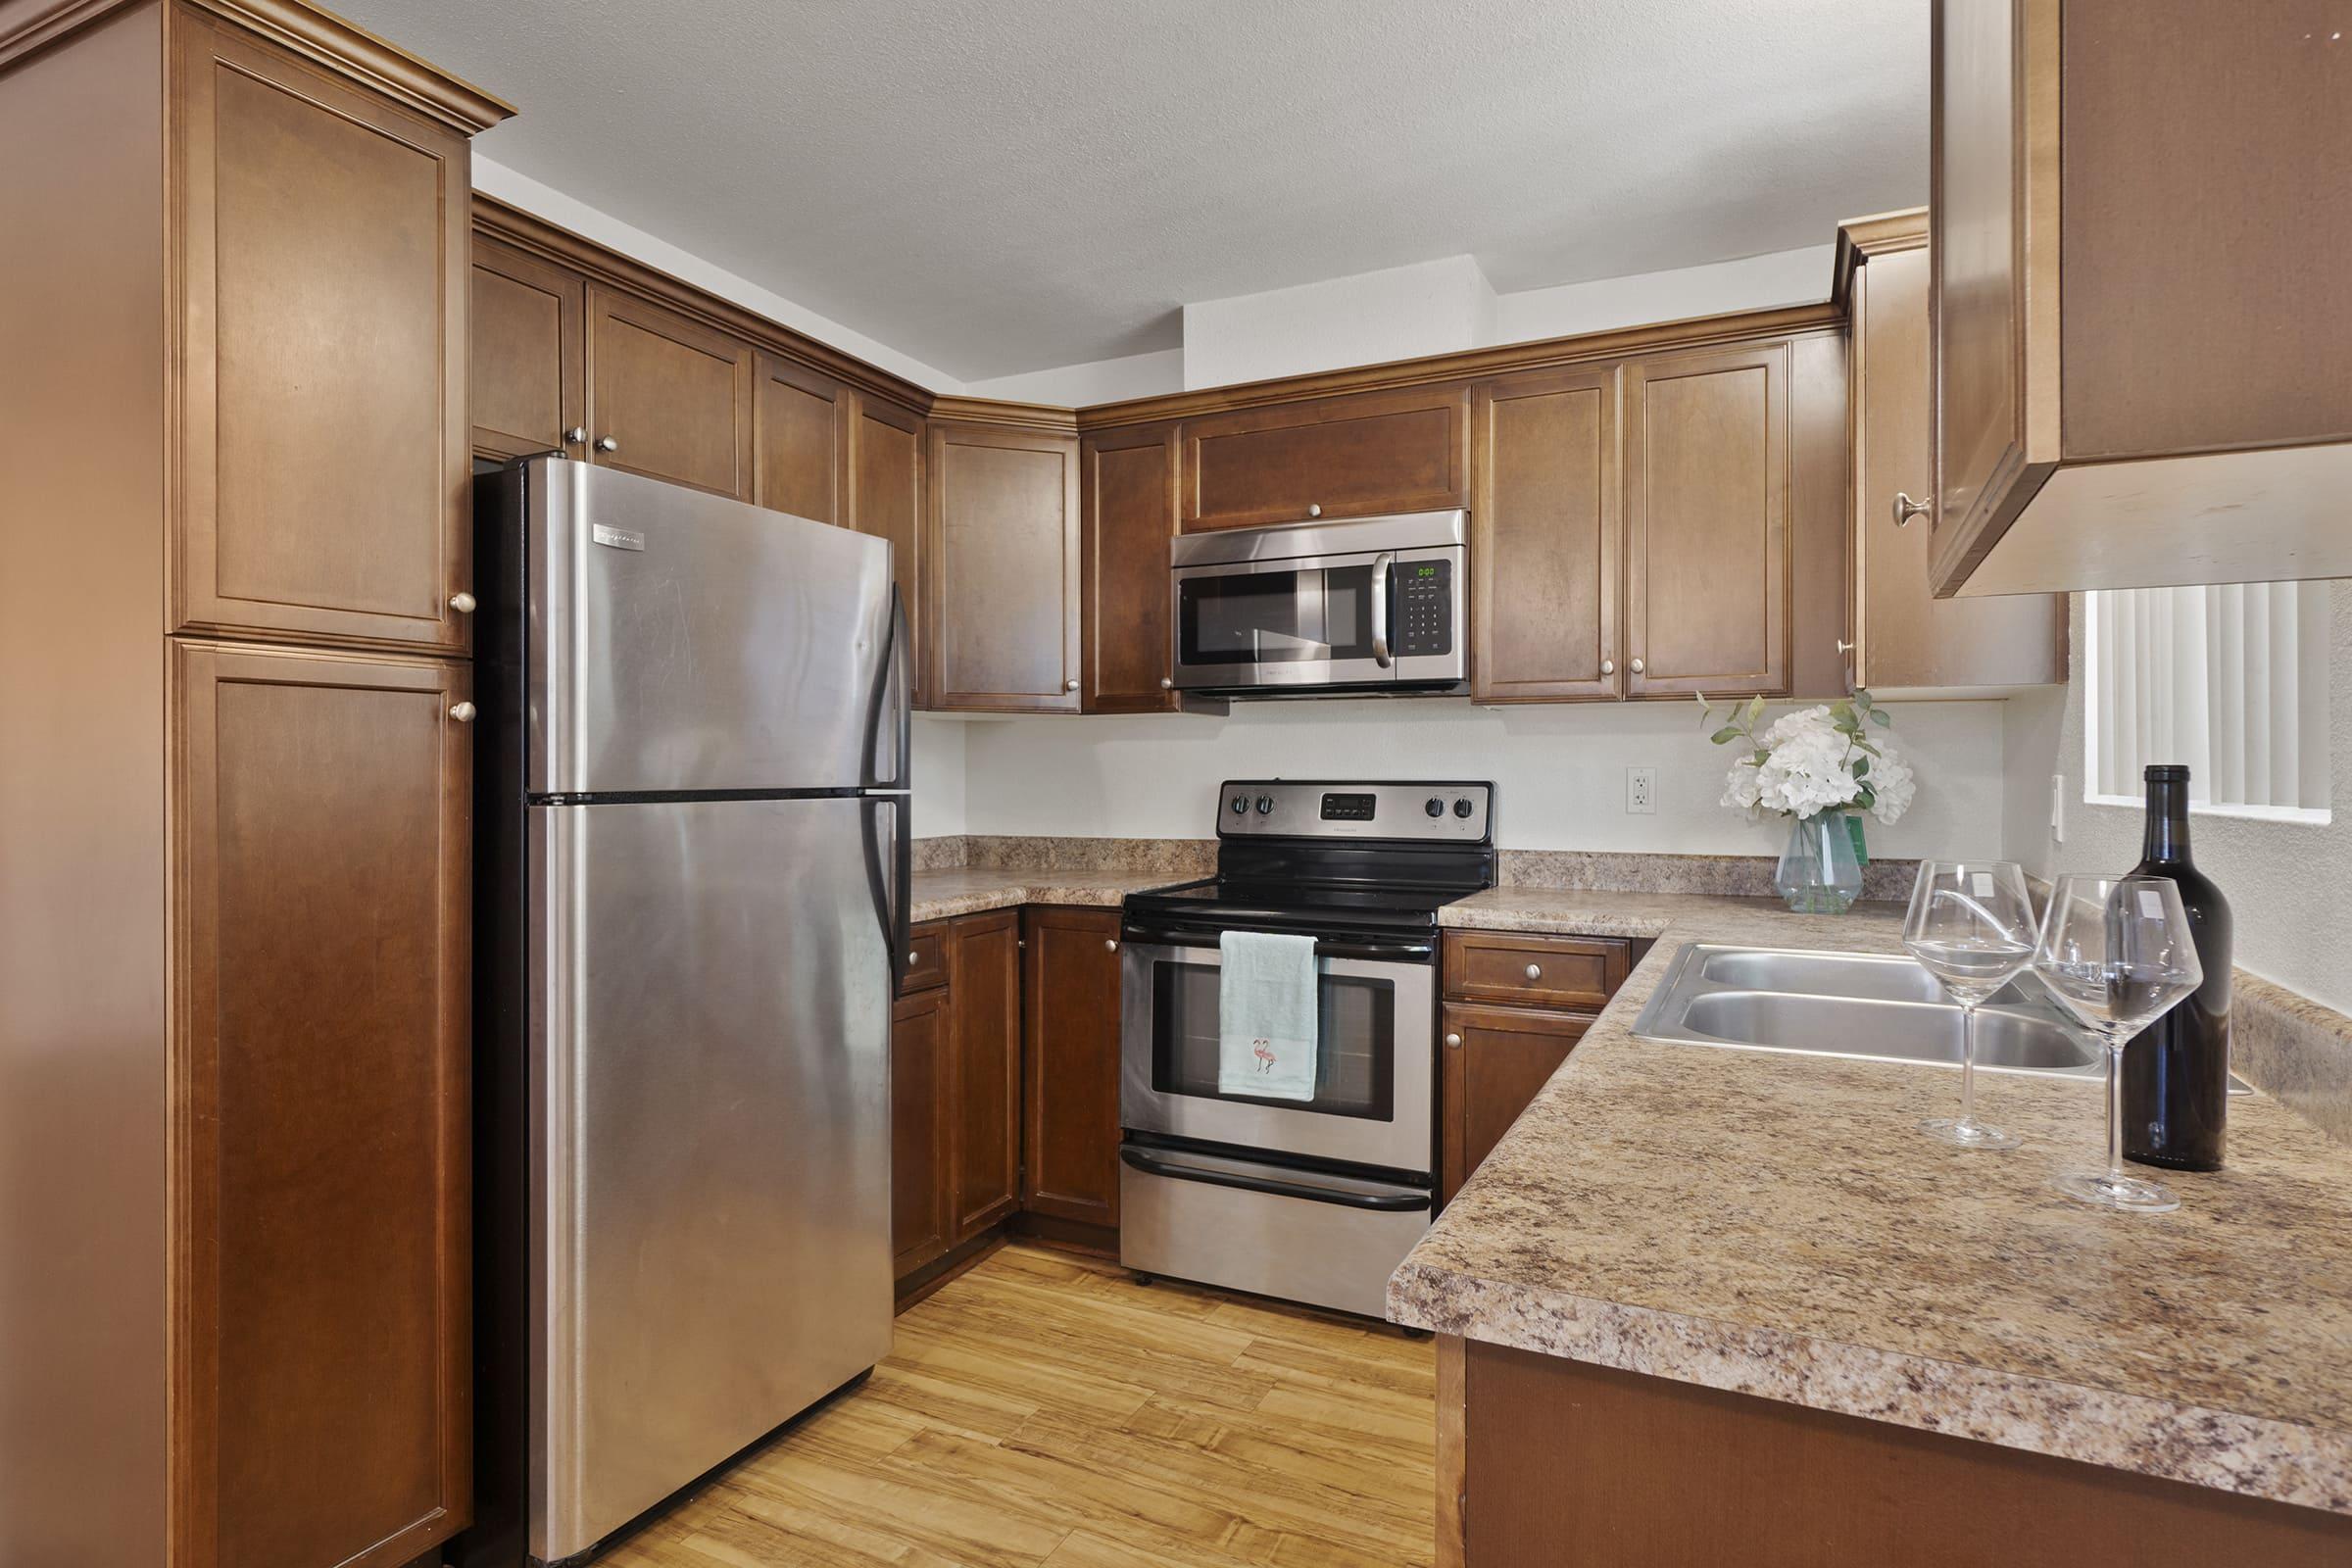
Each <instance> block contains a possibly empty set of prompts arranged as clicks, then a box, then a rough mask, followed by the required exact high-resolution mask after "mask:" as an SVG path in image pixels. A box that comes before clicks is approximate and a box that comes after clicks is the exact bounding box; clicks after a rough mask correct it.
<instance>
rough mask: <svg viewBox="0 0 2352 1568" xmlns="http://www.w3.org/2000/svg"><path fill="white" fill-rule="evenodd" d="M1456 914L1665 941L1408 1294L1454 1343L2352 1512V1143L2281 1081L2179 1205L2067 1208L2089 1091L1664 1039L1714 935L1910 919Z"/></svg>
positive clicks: (1722, 907) (1639, 911)
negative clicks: (1650, 1011) (1677, 962)
mask: <svg viewBox="0 0 2352 1568" xmlns="http://www.w3.org/2000/svg"><path fill="white" fill-rule="evenodd" d="M1442 918H1443V920H1444V923H1446V924H1447V925H1458V926H1477V927H1486V928H1490V929H1493V928H1500V929H1520V930H1556V931H1582V932H1593V933H1598V934H1624V935H1636V936H1650V937H1655V938H1657V944H1656V946H1655V947H1654V948H1653V949H1652V950H1651V952H1650V953H1649V955H1648V956H1647V957H1646V958H1645V959H1644V960H1643V961H1642V963H1641V964H1640V965H1639V966H1638V967H1637V968H1636V969H1635V971H1634V973H1633V974H1632V976H1631V977H1630V978H1629V979H1628V980H1627V982H1626V984H1625V986H1624V988H1623V989H1622V990H1620V991H1619V992H1618V994H1617V996H1616V998H1615V999H1614V1000H1613V1001H1612V1002H1611V1003H1610V1005H1609V1006H1608V1007H1607V1009H1606V1010H1605V1011H1604V1012H1603V1013H1602V1014H1601V1017H1600V1019H1599V1021H1598V1022H1597V1023H1595V1024H1594V1025H1593V1028H1592V1030H1591V1031H1590V1032H1589V1033H1588V1034H1587V1035H1586V1036H1585V1037H1584V1040H1583V1042H1582V1043H1581V1044H1580V1045H1579V1046H1578V1047H1577V1049H1576V1051H1575V1053H1574V1054H1572V1055H1571V1056H1570V1057H1569V1059H1568V1061H1567V1063H1566V1064H1565V1065H1564V1066H1562V1067H1561V1069H1560V1070H1559V1072H1558V1073H1557V1074H1555V1075H1554V1076H1553V1078H1552V1080H1551V1082H1550V1083H1549V1084H1547V1085H1546V1086H1545V1087H1544V1090H1543V1091H1542V1092H1541V1093H1540V1094H1539V1095H1538V1096H1537V1097H1536V1100H1535V1102H1534V1103H1532V1104H1531V1105H1530V1106H1529V1108H1528V1110H1527V1112H1526V1114H1525V1115H1523V1116H1522V1117H1521V1118H1520V1120H1519V1122H1518V1123H1517V1125H1516V1126H1514V1127H1513V1128H1512V1130H1511V1132H1510V1133H1509V1135H1508V1136H1506V1137H1505V1138H1504V1140H1503V1141H1502V1143H1501V1144H1500V1145H1499V1146H1498V1147H1497V1148H1496V1149H1495V1152H1494V1153H1493V1154H1491V1155H1490V1156H1489V1157H1488V1159H1487V1161H1486V1163H1485V1164H1484V1165H1483V1166H1481V1167H1480V1169H1479V1171H1478V1173H1477V1174H1476V1176H1474V1177H1473V1178H1472V1180H1471V1181H1470V1182H1469V1184H1468V1185H1467V1186H1466V1187H1465V1188H1464V1189H1463V1190H1462V1192H1461V1193H1460V1194H1459V1195H1458V1196H1457V1197H1456V1198H1455V1199H1454V1201H1453V1202H1452V1203H1451V1204H1450V1205H1449V1206H1448V1207H1447V1209H1446V1212H1445V1214H1444V1215H1443V1216H1442V1217H1441V1218H1440V1219H1439V1220H1438V1222H1437V1224H1436V1225H1435V1226H1434V1227H1433V1228H1432V1229H1431V1231H1430V1232H1429V1234H1428V1235H1427V1237H1426V1238H1424V1239H1423V1241H1422V1242H1421V1244H1420V1245H1419V1246H1418V1247H1416V1248H1415V1249H1414V1250H1413V1251H1412V1253H1411V1255H1410V1256H1408V1257H1407V1258H1406V1259H1405V1261H1404V1263H1403V1265H1402V1266H1401V1267H1400V1268H1398V1270H1397V1273H1396V1275H1395V1277H1394V1278H1393V1279H1392V1280H1391V1281H1390V1284H1389V1315H1390V1316H1391V1317H1392V1318H1393V1319H1395V1320H1396V1321H1397V1322H1399V1323H1404V1324H1409V1325H1412V1326H1414V1327H1418V1328H1424V1329H1431V1330H1435V1331H1437V1332H1440V1333H1445V1334H1458V1335H1464V1336H1467V1337H1469V1338H1471V1339H1474V1340H1480V1341H1485V1342H1489V1343H1493V1344H1496V1345H1504V1346H1514V1347H1517V1348H1523V1349H1529V1350H1536V1351H1541V1352H1544V1353H1547V1354H1553V1355H1560V1356H1566V1357H1570V1358H1573V1359H1576V1360H1581V1361H1589V1362H1593V1363H1597V1364H1600V1365H1604V1366H1611V1367H1618V1368H1623V1369H1625V1370H1628V1371H1634V1372H1642V1373H1647V1374H1652V1375H1656V1376H1661V1377H1668V1378H1675V1379H1679V1380H1681V1381H1684V1382H1690V1383H1696V1384H1702V1385H1705V1386H1707V1387H1710V1388H1718V1389H1726V1390H1732V1391H1735V1392H1739V1393H1743V1394H1751V1395H1757V1396H1760V1397H1766V1398H1775V1399H1785V1400H1789V1401H1790V1402H1792V1403H1797V1404H1803V1405H1808V1406H1811V1407H1814V1408H1817V1409H1823V1410H1834V1411H1840V1412H1843V1413H1846V1414H1849V1415H1856V1416H1863V1417H1867V1418H1870V1419H1874V1420H1882V1421H1888V1422H1893V1423H1896V1424H1899V1425H1903V1426H1909V1427H1916V1428H1921V1429H1924V1430H1928V1431H1934V1432H1942V1433H1947V1434H1950V1435H1953V1436H1956V1437H1962V1438H1972V1439H1977V1440H1981V1441H1985V1442H1989V1443H1996V1444H2001V1445H2005V1446H2010V1447H2016V1448H2024V1449H2030V1450H2033V1451H2035V1452H2039V1453H2046V1454H2054V1455H2058V1456H2061V1457H2065V1458H2072V1459H2080V1460H2085V1461H2088V1462H2090V1463H2094V1464H2103V1465H2110V1466H2114V1467H2117V1468H2120V1469H2125V1470H2131V1471H2137V1472H2142V1473H2145V1474H2148V1475H2154V1476H2163V1477H2168V1478H2171V1479H2174V1480H2178V1481H2184V1482H2191V1483H2196V1484H2200V1485H2205V1486H2212V1487H2218V1488H2222V1489H2225V1490H2228V1491H2230V1492H2236V1493H2243V1494H2246V1495H2254V1496H2261V1497H2269V1498H2274V1499H2277V1500H2279V1501H2283V1502H2290V1503H2298V1504H2302V1505H2304V1506H2308V1507H2314V1508H2323V1509H2329V1510H2332V1511H2335V1512H2338V1513H2352V1152H2348V1151H2347V1150H2345V1149H2344V1148H2343V1147H2342V1146H2341V1145H2338V1144H2334V1143H2331V1142H2330V1141H2328V1140H2327V1138H2326V1137H2325V1136H2324V1135H2323V1134H2322V1133H2321V1132H2320V1131H2319V1130H2318V1129H2317V1128H2315V1127H2314V1126H2312V1125H2311V1124H2310V1123H2308V1122H2306V1121H2304V1120H2303V1119H2301V1118H2300V1117H2298V1116H2296V1115H2295V1114H2294V1113H2293V1112H2291V1111H2289V1110H2287V1109H2286V1108H2284V1107H2283V1106H2282V1105H2280V1104H2279V1103H2278V1101H2276V1100H2274V1099H2272V1098H2270V1097H2268V1096H2265V1095H2260V1094H2257V1095H2252V1096H2246V1097H2241V1098H2239V1099H2237V1100H2235V1101H2233V1102H2232V1103H2231V1104H2230V1110H2229V1168H2228V1169H2226V1170H2223V1171H2221V1172H2218V1173H2215V1174H2211V1175H2196V1174H2190V1173H2182V1172H2165V1173H2162V1179H2163V1180H2164V1181H2165V1182H2167V1183H2168V1184H2169V1185H2171V1186H2172V1187H2173V1189H2174V1190H2175V1191H2176V1192H2178V1193H2179V1194H2180V1200H2181V1206H2180V1210H2179V1211H2178V1212H2175V1213H2171V1214H2157V1215H2148V1214H2121V1213H2111V1212H2106V1211H2102V1210H2097V1209H2092V1208H2088V1207H2085V1206H2083V1205H2081V1204H2078V1203H2075V1202H2072V1201H2068V1200H2067V1199H2065V1198H2063V1197H2061V1196H2060V1195H2059V1194H2058V1193H2056V1192H2055V1191H2054V1190H2053V1189H2052V1187H2051V1185H2050V1182H2051V1178H2052V1176H2053V1175H2055V1174H2056V1173H2057V1172H2059V1171H2061V1170H2065V1169H2072V1168H2082V1167H2083V1166H2085V1165H2095V1164H2096V1163H2098V1162H2099V1161H2100V1160H2101V1159H2102V1158H2103V1152H2102V1150H2103V1146H2102V1142H2101V1141H2102V1138H2103V1136H2104V1135H2103V1130H2102V1129H2103V1125H2104V1123H2103V1106H2102V1101H2101V1096H2100V1092H2099V1089H2098V1086H2097V1085H2096V1083H2095V1082H2092V1081H2085V1080H2067V1079H2048V1078H2030V1077H2023V1076H2019V1075H2014V1074H2003V1073H1989V1074H1985V1075H1984V1076H1982V1077H1981V1078H1980V1079H1979V1085H1980V1097H1981V1102H1982V1105H1983V1113H1984V1114H1985V1116H1986V1118H1987V1119H1989V1120H1992V1121H1995V1122H1998V1123H1999V1124H2001V1125H2003V1126H2005V1127H2008V1128H2009V1129H2010V1130H2012V1131H2014V1132H2017V1133H2019V1134H2022V1135H2023V1136H2024V1138H2025V1139H2026V1143H2025V1147H2023V1148H2022V1149H2018V1150H2015V1151H2011V1152H1997V1153H1996V1152H1966V1151H1961V1150H1955V1149H1946V1148H1944V1147H1942V1146H1939V1145H1937V1144H1935V1143H1933V1142H1931V1141H1929V1140H1928V1139H1926V1138H1924V1137H1922V1136H1920V1134H1919V1133H1918V1132H1917V1131H1916V1130H1915V1128H1914V1123H1915V1122H1917V1121H1918V1120H1919V1119H1920V1118H1921V1117H1923V1116H1928V1115H1936V1114H1949V1113H1950V1112H1951V1110H1952V1108H1953V1106H1954V1105H1955V1103H1956V1102H1957V1096H1958V1093H1959V1078H1958V1075H1957V1074H1956V1073H1954V1072H1952V1071H1949V1070H1946V1069H1938V1068H1932V1067H1922V1066H1919V1065H1916V1064H1910V1065H1905V1064H1896V1063H1879V1062H1865V1061H1851V1060H1840V1059H1836V1058H1828V1057H1808V1056H1801V1055H1787V1054H1770V1053H1762V1052H1747V1051H1727V1050H1713V1049H1708V1048H1705V1047H1695V1046H1681V1045H1668V1044H1657V1043H1651V1042H1647V1041H1642V1040H1637V1039H1635V1038H1634V1037H1633V1034H1632V1025H1633V1021H1634V1019H1635V1017H1636V1015H1637V1014H1638V1013H1639V1012H1640V1011H1641V1009H1642V1005H1643V1004H1644V1003H1645V1002H1647V1001H1648V999H1649V996H1650V994H1651V992H1652V990H1653V989H1654V988H1655V987H1656V985H1657V984H1658V982H1659V980H1660V979H1661V978H1662V977H1663V975H1664V973H1665V971H1666V969H1667V967H1668V966H1669V964H1671V962H1672V961H1673V958H1674V956H1675V953H1676V952H1677V951H1678V950H1679V949H1680V947H1681V946H1682V944H1683V943H1684V942H1687V941H1708V942H1728V943H1740V944H1751V945H1756V946H1772V947H1787V948H1814V949H1844V950H1849V951H1867V952H1895V951H1899V942H1898V940H1897V939H1898V936H1899V931H1900V919H1901V914H1900V907H1899V906H1863V907H1858V908H1857V909H1856V910H1854V911H1852V912H1849V913H1848V914H1846V915H1843V916H1801V915H1793V914H1789V913H1788V912H1787V911H1786V910H1783V909H1781V908H1780V907H1777V906H1776V905H1774V904H1772V903H1770V902H1769V901H1762V900H1755V899H1727V898H1710V897H1705V896H1693V895H1649V894H1627V893H1585V892H1573V891H1566V890H1561V889H1550V888H1530V887H1506V888H1499V889H1496V890H1494V891H1492V892H1489V893H1484V894H1480V895H1478V896H1476V897H1474V898H1471V899H1466V900H1464V901H1462V902H1461V903H1460V904H1457V905H1453V906H1451V907H1447V908H1446V910H1445V911H1444V913H1443V916H1442Z"/></svg>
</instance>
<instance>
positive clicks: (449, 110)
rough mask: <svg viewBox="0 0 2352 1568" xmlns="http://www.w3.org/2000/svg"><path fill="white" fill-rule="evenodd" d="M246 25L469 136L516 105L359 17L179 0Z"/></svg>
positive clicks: (293, 2) (230, 1)
mask: <svg viewBox="0 0 2352 1568" xmlns="http://www.w3.org/2000/svg"><path fill="white" fill-rule="evenodd" d="M180 3H181V4H183V5H185V6H187V7H189V8H190V9H191V10H196V11H206V12H210V13H212V14H213V15H214V16H217V17H221V18H223V19H225V20H226V21H229V22H233V23H235V24H237V25H239V26H242V27H246V28H250V29H251V30H252V31H255V32H258V33H260V34H262V36H264V37H266V38H269V39H270V40H271V41H272V42H274V43H279V44H283V45H284V46H285V47H287V48H289V49H292V50H294V51H295V52H296V53H297V54H302V55H307V56H309V57H310V58H311V59H313V60H317V61H319V62H320V63H321V64H323V65H328V66H332V67H333V68H334V69H335V70H336V71H338V72H341V73H345V74H347V75H352V76H356V77H358V78H359V79H360V80H362V81H365V82H366V83H367V84H368V85H369V86H371V87H373V88H375V89H376V90H377V91H378V92H381V93H384V94H386V95H387V96H389V97H391V98H394V99H397V100H398V101H400V102H401V103H404V104H407V105H408V106H409V107H410V108H412V109H416V110H420V111H421V112H423V113H425V114H427V115H430V116H432V117H433V118H434V119H435V120H438V121H441V122H443V123H446V124H449V125H454V126H456V127H457V128H458V129H459V130H461V131H463V132H464V133H465V134H466V135H468V136H471V135H475V134H477V133H479V132H481V131H485V130H488V129H489V128H490V127H491V126H492V125H495V124H497V123H499V122H500V121H502V120H510V119H512V118H514V115H515V106H514V105H513V104H511V103H508V102H507V101H506V100H505V99H504V98H501V97H499V96H498V95H497V94H495V93H492V92H487V91H484V90H483V89H482V88H480V87H476V86H474V85H473V84H472V83H471V82H469V81H466V80H464V79H462V78H460V77H457V76H453V75H451V74H450V73H448V72H446V71H443V70H441V69H439V68H438V67H436V66H433V65H431V64H429V63H427V62H425V61H422V60H419V59H417V57H416V56H415V55H413V54H411V53H409V52H408V51H407V50H406V49H403V48H401V47H400V46H399V45H398V44H396V43H392V42H390V41H389V40H387V39H384V38H379V37H377V36H376V35H375V34H374V33H372V32H369V31H368V29H367V28H365V27H362V26H359V25H356V24H354V23H350V22H346V21H344V20H343V19H342V18H341V17H338V16H336V15H334V14H333V13H332V12H328V11H321V10H319V9H318V8H316V7H314V6H308V5H304V4H302V3H301V0H180Z"/></svg>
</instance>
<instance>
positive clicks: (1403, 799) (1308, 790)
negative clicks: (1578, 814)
mask: <svg viewBox="0 0 2352 1568" xmlns="http://www.w3.org/2000/svg"><path fill="white" fill-rule="evenodd" d="M1217 793H1218V800H1219V802H1220V803H1221V809H1219V811H1218V812H1217V836H1218V837H1219V838H1259V837H1268V838H1321V839H1335V838H1336V839H1373V840H1378V839H1396V840H1399V841H1412V840H1417V841H1420V842H1423V843H1428V842H1430V841H1433V840H1434V841H1437V842H1440V843H1446V844H1491V843H1493V842H1494V832H1495V786H1494V785H1493V784H1491V783H1485V782H1475V783H1452V782H1437V783H1430V782H1419V783H1400V782H1388V781H1366V782H1355V781H1347V782H1324V781H1319V780H1305V781H1295V780H1289V779H1228V780H1227V781H1226V782H1225V784H1224V786H1223V787H1222V788H1221V789H1220V790H1219V791H1218V792H1217Z"/></svg>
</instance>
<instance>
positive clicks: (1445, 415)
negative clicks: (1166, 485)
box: [1183, 386, 1470, 530]
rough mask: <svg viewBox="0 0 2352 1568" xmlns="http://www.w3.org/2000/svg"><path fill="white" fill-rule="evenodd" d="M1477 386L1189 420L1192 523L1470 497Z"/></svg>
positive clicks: (1358, 512) (1361, 510) (1436, 504)
mask: <svg viewBox="0 0 2352 1568" xmlns="http://www.w3.org/2000/svg"><path fill="white" fill-rule="evenodd" d="M1469 471H1470V393H1469V389H1468V388H1466V387H1458V386H1441V387H1415V388H1412V389H1410V390H1407V391H1403V392H1375V393H1367V394H1365V395H1363V396H1360V397H1347V398H1319V399H1316V400H1314V401H1312V402H1307V403H1293V404H1283V405H1280V406H1278V407H1275V408H1267V409H1247V410H1243V411H1241V412H1238V413H1234V414H1225V415H1215V416H1211V417H1208V418H1204V419H1195V420H1192V421H1191V422H1189V423H1187V424H1186V425H1185V427H1184V474H1183V526H1184V527H1185V528H1186V529H1187V530H1197V529H1206V528H1242V527H1250V526H1254V525H1256V524H1258V523H1267V522H1300V521H1304V520H1305V519H1306V518H1308V517H1310V516H1319V517H1324V518H1339V517H1362V516H1370V515H1377V514H1380V513H1385V512H1427V511H1432V510H1442V509H1445V508H1448V507H1460V506H1466V505H1468V503H1469V494H1470V480H1469Z"/></svg>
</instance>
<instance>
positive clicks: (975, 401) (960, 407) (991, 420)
mask: <svg viewBox="0 0 2352 1568" xmlns="http://www.w3.org/2000/svg"><path fill="white" fill-rule="evenodd" d="M931 417H932V418H934V419H948V420H953V421H954V422H956V423H957V424H996V425H1004V426H1005V427H1006V428H1008V429H1014V430H1044V431H1047V432H1050V433H1052V434H1054V435H1075V434H1077V432H1078V417H1079V416H1078V411H1077V410H1075V409H1064V408H1058V407H1055V406H1054V405H1052V404H1047V403H1002V402H999V401H997V400H996V399H994V398H967V397H961V396H957V395H955V394H952V393H942V394H940V395H939V396H937V397H934V398H933V399H932V400H931Z"/></svg>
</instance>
